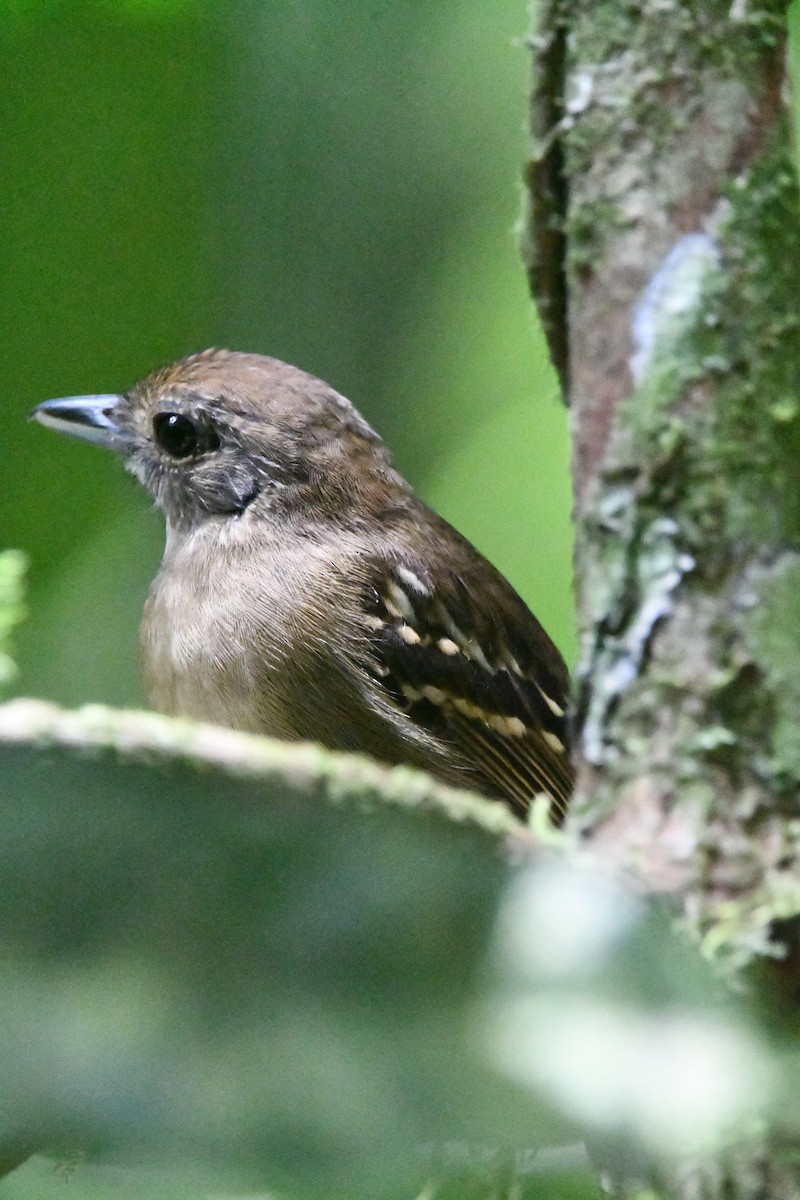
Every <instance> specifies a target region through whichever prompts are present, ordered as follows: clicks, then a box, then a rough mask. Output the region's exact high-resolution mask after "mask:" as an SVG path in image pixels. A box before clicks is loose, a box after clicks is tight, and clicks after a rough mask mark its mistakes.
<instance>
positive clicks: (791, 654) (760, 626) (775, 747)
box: [748, 556, 800, 780]
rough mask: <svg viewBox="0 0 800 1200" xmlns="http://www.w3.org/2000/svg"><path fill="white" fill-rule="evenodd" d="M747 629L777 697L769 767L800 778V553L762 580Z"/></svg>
mask: <svg viewBox="0 0 800 1200" xmlns="http://www.w3.org/2000/svg"><path fill="white" fill-rule="evenodd" d="M748 629H749V633H750V637H751V642H752V649H753V658H754V660H755V661H756V662H757V663H758V666H759V668H760V670H761V672H762V675H763V678H764V685H765V686H766V688H768V690H769V691H770V692H771V693H772V694H773V695H776V696H780V698H781V703H780V705H779V706H776V710H775V721H774V726H773V728H772V731H771V733H772V736H771V745H770V748H769V749H770V758H771V762H770V769H771V770H772V771H774V772H775V773H776V774H778V775H779V776H787V775H788V776H789V777H791V778H792V779H794V780H799V779H800V722H798V714H800V644H798V636H797V631H798V630H799V629H800V557H798V556H792V557H789V558H786V559H785V560H783V561H782V562H781V564H780V565H779V567H778V569H777V570H776V572H775V573H774V575H773V576H772V577H771V578H767V579H765V580H764V581H762V583H761V586H760V588H759V603H758V605H757V607H756V608H755V609H754V610H753V613H752V616H751V619H750V621H749V622H748Z"/></svg>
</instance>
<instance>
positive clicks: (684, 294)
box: [533, 0, 800, 961]
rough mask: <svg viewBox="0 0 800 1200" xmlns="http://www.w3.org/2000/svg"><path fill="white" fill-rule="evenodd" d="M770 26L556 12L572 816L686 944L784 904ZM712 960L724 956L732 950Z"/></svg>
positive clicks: (791, 663)
mask: <svg viewBox="0 0 800 1200" xmlns="http://www.w3.org/2000/svg"><path fill="white" fill-rule="evenodd" d="M784 10H785V5H784V4H782V3H762V4H759V5H757V6H755V5H734V6H731V5H730V4H729V3H721V2H719V0H714V2H711V3H705V4H677V3H660V4H633V3H630V4H619V3H610V4H607V3H598V2H596V0H594V2H592V3H589V0H583V2H582V3H577V4H566V3H562V4H559V5H556V6H555V19H556V20H557V21H558V24H559V29H560V31H561V36H562V37H563V38H564V39H565V45H566V47H567V49H566V64H565V68H564V70H563V88H564V91H563V95H562V97H561V112H562V114H563V115H562V116H561V118H560V122H559V127H558V129H557V130H556V131H554V137H558V139H559V140H560V142H561V161H562V162H563V170H564V173H565V180H564V183H563V184H562V190H561V194H563V195H564V196H565V197H568V202H567V203H566V205H565V207H564V209H563V211H562V213H561V214H560V218H559V220H560V228H561V231H562V233H563V239H564V246H565V250H564V260H563V262H562V269H563V272H564V277H565V279H566V290H567V295H568V303H567V306H566V310H565V311H567V312H568V314H569V318H568V325H567V328H566V330H565V331H564V332H565V335H566V341H567V342H568V346H569V373H570V377H571V380H572V384H571V396H570V398H571V402H572V412H573V431H574V439H575V452H574V473H575V481H576V482H575V495H576V517H577V525H578V529H577V533H578V549H577V577H578V602H579V611H580V619H581V639H582V659H581V664H580V668H579V678H578V696H577V731H578V738H577V741H578V750H579V754H580V757H581V759H582V762H581V772H580V784H579V789H578V796H577V800H576V806H575V820H576V821H577V823H578V824H579V826H580V827H581V829H582V830H583V831H584V832H585V833H586V834H587V835H589V836H590V837H591V838H593V839H594V841H595V843H596V844H597V845H598V846H600V847H602V850H603V853H605V854H609V855H611V856H612V857H619V858H621V859H623V860H624V861H625V862H626V864H627V865H628V866H631V865H633V866H634V868H635V869H636V870H637V871H638V872H639V874H640V876H641V878H642V879H643V880H644V881H645V883H646V885H647V886H650V887H654V888H659V889H661V888H665V889H672V890H676V889H677V890H679V891H680V892H681V894H682V895H683V896H684V898H685V900H686V907H687V911H688V910H691V911H692V912H693V913H695V914H700V921H699V927H700V929H701V930H703V931H705V932H708V930H709V928H710V925H711V924H713V920H714V913H715V912H716V911H717V910H718V909H719V907H720V905H726V904H729V903H731V902H732V901H737V902H738V901H743V898H744V897H745V896H746V895H747V893H748V891H750V894H751V895H752V894H754V890H757V891H758V893H759V897H760V900H761V901H763V900H764V886H765V880H767V881H768V880H769V878H771V877H772V873H775V874H776V882H775V890H776V892H778V891H780V892H781V894H782V897H783V901H782V902H785V888H783V887H782V884H781V880H780V878H778V877H779V876H780V875H781V873H782V872H784V871H792V870H796V868H797V858H798V848H797V845H796V844H795V842H794V839H793V837H792V836H791V835H790V833H789V832H788V827H787V824H786V822H785V821H782V819H781V818H782V817H783V816H785V814H786V812H787V811H788V808H789V806H790V805H791V804H792V803H794V802H795V801H796V797H797V793H798V783H800V773H798V770H797V765H798V760H799V759H800V749H799V746H800V741H799V739H798V734H797V732H796V729H795V721H794V714H795V713H796V712H797V684H796V683H795V684H793V685H792V684H789V685H788V686H787V684H786V676H791V678H792V679H795V680H796V679H797V678H800V670H798V667H800V647H798V639H797V635H796V632H795V630H796V624H795V623H794V620H793V618H794V615H795V609H796V605H795V604H794V603H793V602H792V595H793V593H792V581H793V580H794V579H795V578H796V575H797V571H798V567H799V566H800V558H798V551H800V522H799V521H798V497H800V488H799V487H798V484H799V483H800V479H799V478H798V475H800V467H799V466H798V464H799V463H800V455H799V454H798V451H800V408H798V402H797V399H796V398H797V397H798V396H799V395H800V321H799V320H798V314H797V311H796V307H795V304H794V290H795V281H794V275H795V266H794V265H795V264H796V263H797V261H799V260H800V222H799V221H798V216H800V204H799V203H798V192H797V184H796V178H795V173H794V170H793V164H792V160H791V154H790V138H789V127H788V117H787V114H786V111H785V106H784V105H783V104H782V94H783V88H784V77H783V69H784V42H783V37H784V34H783V17H784ZM545 15H547V16H548V19H551V20H552V19H554V14H553V12H550V13H549V14H545ZM536 45H537V47H544V48H546V39H542V37H541V35H540V37H539V40H538V41H537V43H536ZM540 110H541V106H539V111H540ZM554 111H556V109H555V108H554ZM539 138H540V139H541V134H539ZM537 144H540V142H539V143H537ZM540 275H541V273H540ZM533 282H534V286H535V283H536V280H533ZM778 659H783V662H784V663H785V668H784V667H783V666H782V665H781V663H779V662H778ZM767 892H769V885H768V884H767ZM767 907H768V906H767ZM764 911H765V910H764V909H763V907H762V908H761V910H760V912H761V914H762V916H763V913H764ZM744 924H745V925H746V924H747V921H745V922H744ZM748 936H749V935H748ZM723 941H724V939H723ZM765 942H766V939H762V943H765ZM748 945H751V946H752V938H750V939H749V940H748ZM725 946H726V948H727V949H728V950H729V951H730V953H731V954H732V955H734V957H736V959H737V961H739V959H740V957H741V951H742V944H741V941H740V942H736V943H735V944H729V943H727V942H725ZM718 948H719V947H718Z"/></svg>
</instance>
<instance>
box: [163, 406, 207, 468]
mask: <svg viewBox="0 0 800 1200" xmlns="http://www.w3.org/2000/svg"><path fill="white" fill-rule="evenodd" d="M153 433H154V434H155V439H156V441H157V442H158V444H159V446H160V447H161V449H162V450H166V452H167V454H171V455H172V457H173V458H191V457H192V456H193V455H197V454H205V453H206V452H207V451H208V450H216V449H217V447H218V446H219V438H218V437H217V435H216V433H215V432H214V430H213V429H211V428H210V427H209V426H207V425H201V424H199V423H198V422H197V421H193V420H192V419H191V417H187V416H184V414H183V413H158V414H157V415H156V416H155V417H153Z"/></svg>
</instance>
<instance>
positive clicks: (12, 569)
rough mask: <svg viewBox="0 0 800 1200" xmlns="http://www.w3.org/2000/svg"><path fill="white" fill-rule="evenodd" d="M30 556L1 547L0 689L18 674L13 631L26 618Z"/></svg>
mask: <svg viewBox="0 0 800 1200" xmlns="http://www.w3.org/2000/svg"><path fill="white" fill-rule="evenodd" d="M27 569H28V559H27V557H26V556H25V555H24V554H22V553H20V551H19V550H3V551H0V690H1V689H2V688H3V686H4V685H5V684H8V683H9V682H10V681H11V680H12V679H13V678H14V676H15V675H16V672H17V668H16V666H15V664H14V660H13V658H12V657H11V634H12V633H13V631H14V629H15V628H16V627H17V625H19V624H20V623H21V622H22V621H23V620H24V619H25V605H24V604H23V598H24V595H25V583H24V581H25V572H26V571H27Z"/></svg>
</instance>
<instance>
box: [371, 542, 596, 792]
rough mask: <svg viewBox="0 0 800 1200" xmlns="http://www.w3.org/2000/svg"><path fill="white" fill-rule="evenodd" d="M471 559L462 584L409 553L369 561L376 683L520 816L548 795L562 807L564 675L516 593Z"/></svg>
mask: <svg viewBox="0 0 800 1200" xmlns="http://www.w3.org/2000/svg"><path fill="white" fill-rule="evenodd" d="M470 550H471V548H470ZM474 555H475V552H474V551H472V552H471V555H470V558H469V560H467V561H466V562H465V564H464V570H465V572H466V573H468V574H470V576H471V577H470V578H468V579H466V580H465V579H464V578H463V576H462V575H461V574H460V573H458V572H454V571H452V570H448V571H447V572H441V573H439V574H437V572H436V570H435V568H434V569H433V570H431V569H430V568H429V567H428V566H427V565H426V564H423V563H421V562H420V561H414V560H413V559H410V558H409V557H406V558H405V559H403V558H400V559H396V560H394V561H392V560H389V561H384V562H381V563H378V564H375V570H374V575H373V582H372V583H371V584H370V585H369V586H367V587H366V588H365V589H364V599H363V603H364V610H365V620H366V623H367V626H368V629H369V636H370V642H371V649H372V673H373V676H374V679H375V681H376V683H377V684H378V685H379V686H380V688H381V689H382V690H383V692H384V694H385V695H386V696H387V697H388V698H389V699H390V700H391V701H392V703H393V704H394V705H395V706H396V707H397V708H399V709H400V710H402V711H403V712H404V713H405V714H406V715H407V717H408V718H410V719H411V720H412V721H413V722H414V723H415V724H416V725H418V726H419V727H421V728H423V729H424V730H425V731H426V732H427V733H429V734H433V735H434V736H435V738H436V739H437V740H438V741H439V742H440V743H444V745H445V746H447V747H448V749H449V751H450V752H451V753H452V755H453V759H454V761H455V763H456V764H457V765H458V766H460V767H461V769H462V770H463V771H464V773H465V776H466V779H468V780H469V782H470V783H472V784H473V785H474V786H477V787H479V788H480V789H482V790H484V791H485V792H487V793H488V794H490V795H493V796H497V797H499V798H501V799H503V800H505V801H506V802H507V803H508V804H510V806H511V807H512V808H513V809H514V810H515V811H516V812H518V813H520V814H524V813H525V812H526V811H527V809H528V807H529V804H530V801H531V798H532V797H533V796H534V795H535V794H537V793H539V792H545V793H547V794H548V795H549V796H551V797H552V800H553V803H554V806H555V810H556V812H557V813H558V814H559V815H562V814H563V813H564V811H565V809H566V806H567V802H568V800H569V796H570V793H571V791H572V782H573V775H572V768H571V766H570V762H569V758H568V750H567V725H566V716H565V708H566V704H567V687H568V680H567V676H566V671H565V669H564V668H563V663H562V661H561V657H560V655H559V653H558V651H557V650H556V649H555V647H554V646H553V645H552V643H551V642H550V639H549V638H548V637H547V635H546V634H545V632H544V630H543V629H542V628H541V626H540V625H539V623H538V622H537V621H536V619H535V618H534V617H533V615H532V614H531V613H530V612H529V610H528V609H527V607H526V606H525V604H524V603H523V601H522V600H521V599H520V598H519V596H517V594H516V593H515V592H514V591H513V589H512V588H511V586H510V585H509V584H508V583H506V581H505V580H504V579H503V578H502V576H500V575H499V574H498V573H497V572H496V571H495V570H494V568H493V567H491V566H490V565H489V564H488V563H487V562H486V560H485V559H482V558H480V557H479V556H478V558H477V559H476V558H475V557H474Z"/></svg>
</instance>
